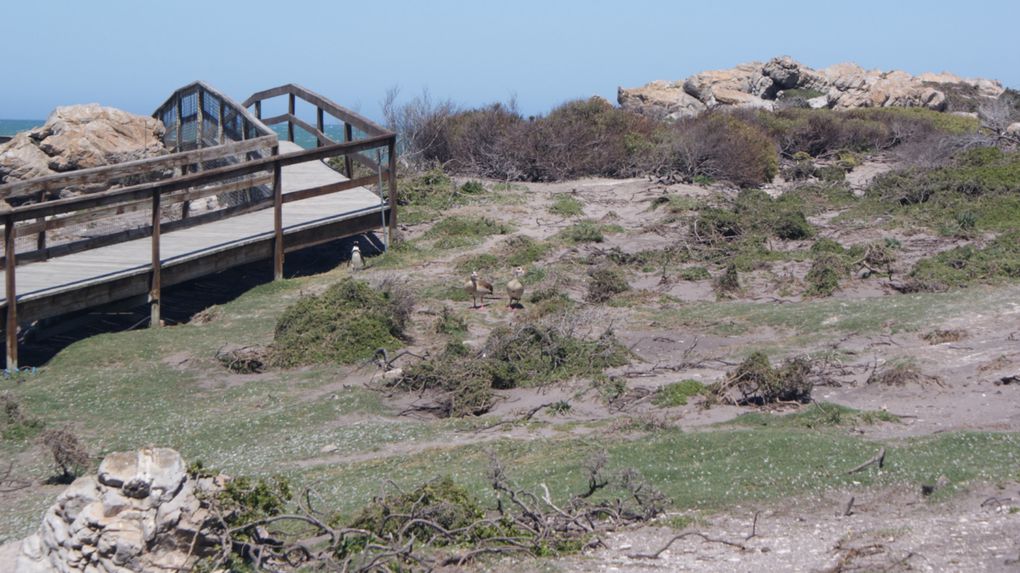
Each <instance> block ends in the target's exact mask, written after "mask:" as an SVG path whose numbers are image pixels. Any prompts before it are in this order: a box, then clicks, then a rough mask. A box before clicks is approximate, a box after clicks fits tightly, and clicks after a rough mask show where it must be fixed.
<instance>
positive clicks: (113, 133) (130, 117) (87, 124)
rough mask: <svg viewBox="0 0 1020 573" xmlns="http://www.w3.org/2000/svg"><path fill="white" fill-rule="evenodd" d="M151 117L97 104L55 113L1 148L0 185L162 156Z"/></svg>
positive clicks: (158, 128)
mask: <svg viewBox="0 0 1020 573" xmlns="http://www.w3.org/2000/svg"><path fill="white" fill-rule="evenodd" d="M165 132H166V129H165V128H164V127H163V122H161V121H159V120H158V119H155V118H152V117H146V116H141V115H134V114H131V113H128V112H126V111H121V110H119V109H115V108H112V107H103V106H100V105H98V104H87V105H73V106H67V107H58V108H57V109H56V110H54V112H53V113H51V114H50V117H49V118H48V119H47V120H46V123H45V124H44V125H43V126H42V127H38V128H36V129H33V130H31V131H26V132H22V133H19V134H17V135H16V136H14V138H13V139H11V141H9V142H7V143H4V144H2V145H0V184H3V183H13V182H15V181H24V180H26V179H33V178H35V177H43V176H46V175H53V174H56V173H62V172H66V171H73V170H76V169H86V168H89V167H100V166H103V165H110V164H113V163H121V162H124V161H131V160H134V159H143V158H146V157H154V156H158V155H164V154H166V153H167V149H166V147H164V145H163V134H164V133H165Z"/></svg>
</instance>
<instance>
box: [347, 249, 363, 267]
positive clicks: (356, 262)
mask: <svg viewBox="0 0 1020 573" xmlns="http://www.w3.org/2000/svg"><path fill="white" fill-rule="evenodd" d="M347 265H348V266H349V267H351V268H352V269H353V270H359V269H363V268H365V259H363V258H361V247H359V246H358V245H357V244H355V245H354V246H353V247H351V260H350V261H348V263H347Z"/></svg>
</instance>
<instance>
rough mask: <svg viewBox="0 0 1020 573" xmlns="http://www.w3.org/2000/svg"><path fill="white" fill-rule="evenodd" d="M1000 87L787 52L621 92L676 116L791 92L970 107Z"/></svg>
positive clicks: (623, 100)
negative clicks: (809, 59) (811, 63)
mask: <svg viewBox="0 0 1020 573" xmlns="http://www.w3.org/2000/svg"><path fill="white" fill-rule="evenodd" d="M792 90H794V91H792ZM1003 91H1004V90H1003V87H1002V84H1000V83H999V82H997V81H994V80H987V79H980V78H976V79H971V78H961V77H958V76H955V75H953V74H949V73H940V74H933V73H924V74H920V75H916V76H914V75H911V74H908V73H906V72H901V71H889V72H884V71H880V70H865V69H864V68H862V67H860V66H858V65H857V64H853V63H845V64H836V65H834V66H830V67H828V68H825V69H821V70H815V69H812V68H809V67H807V66H805V65H803V64H801V63H799V62H797V61H796V60H794V59H793V58H790V57H789V56H783V57H779V58H773V59H771V60H769V61H768V62H765V63H761V62H751V63H748V64H740V65H738V66H736V67H734V68H730V69H727V70H713V71H707V72H701V73H699V74H695V75H693V76H691V77H689V78H687V79H685V80H681V81H675V82H668V81H655V82H652V83H650V84H647V85H644V86H641V87H638V88H622V87H621V88H620V89H619V92H618V96H617V99H618V101H619V103H620V105H621V106H622V107H623V108H625V109H631V110H635V111H638V112H642V113H648V114H652V115H657V116H667V117H672V118H678V117H688V116H692V115H696V114H698V113H700V112H702V111H704V110H706V109H710V108H715V107H719V106H731V107H751V108H764V109H774V108H775V107H776V106H777V103H778V102H782V101H784V100H786V101H789V100H792V99H800V100H802V103H803V104H805V105H807V106H809V107H813V108H833V109H854V108H861V107H925V108H929V109H934V110H939V111H973V109H972V108H974V107H976V105H977V104H978V103H979V102H980V101H982V100H984V99H994V98H997V97H999V96H1000V95H1001V94H1002V92H1003ZM791 94H792V95H791Z"/></svg>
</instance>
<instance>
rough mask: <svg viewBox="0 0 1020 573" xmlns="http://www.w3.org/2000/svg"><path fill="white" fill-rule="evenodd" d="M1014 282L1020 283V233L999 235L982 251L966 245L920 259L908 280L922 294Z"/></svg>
mask: <svg viewBox="0 0 1020 573" xmlns="http://www.w3.org/2000/svg"><path fill="white" fill-rule="evenodd" d="M1015 279H1020V231H1014V232H1011V233H1005V234H1003V235H1000V236H999V237H997V238H996V239H995V240H993V241H992V242H990V243H989V244H988V245H986V246H985V247H983V248H977V247H974V246H972V245H964V246H961V247H956V248H953V249H950V250H948V251H943V252H941V253H939V254H937V255H935V256H933V257H928V258H925V259H921V260H920V261H918V262H917V263H916V264H915V265H914V268H913V270H912V271H911V272H910V277H909V280H910V282H911V283H912V285H913V287H914V289H913V290H919V291H941V290H946V289H949V288H959V287H966V286H969V285H972V284H976V283H997V282H1001V281H1004V280H1015Z"/></svg>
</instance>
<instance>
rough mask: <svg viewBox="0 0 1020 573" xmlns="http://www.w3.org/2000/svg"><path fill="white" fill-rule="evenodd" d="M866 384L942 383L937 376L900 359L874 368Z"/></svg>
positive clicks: (905, 384)
mask: <svg viewBox="0 0 1020 573" xmlns="http://www.w3.org/2000/svg"><path fill="white" fill-rule="evenodd" d="M867 383H868V384H881V385H883V386H907V385H909V384H937V385H939V386H941V385H942V380H941V379H940V378H939V377H938V376H929V375H927V374H925V373H923V372H921V368H920V367H919V366H918V365H917V364H915V363H914V362H912V361H910V360H900V361H896V362H891V363H889V364H886V365H885V367H883V368H882V369H881V370H876V371H874V372H872V373H871V376H868V381H867Z"/></svg>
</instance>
